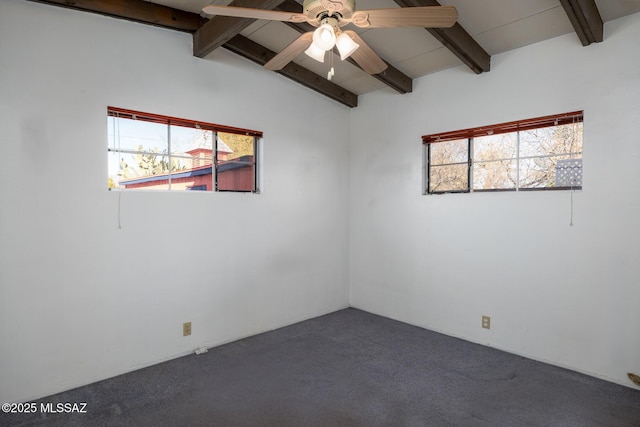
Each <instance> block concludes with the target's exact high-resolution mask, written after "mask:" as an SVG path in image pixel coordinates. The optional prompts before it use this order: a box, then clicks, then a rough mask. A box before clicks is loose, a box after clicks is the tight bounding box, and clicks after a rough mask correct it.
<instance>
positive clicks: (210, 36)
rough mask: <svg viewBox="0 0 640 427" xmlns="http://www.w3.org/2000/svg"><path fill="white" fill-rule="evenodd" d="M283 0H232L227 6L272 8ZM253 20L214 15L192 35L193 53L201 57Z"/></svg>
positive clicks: (253, 20)
mask: <svg viewBox="0 0 640 427" xmlns="http://www.w3.org/2000/svg"><path fill="white" fill-rule="evenodd" d="M283 1H284V0H234V1H232V2H231V3H230V4H229V6H237V7H247V8H252V9H274V8H275V7H276V6H278V5H279V4H280V3H282V2H283ZM253 22H255V19H248V18H234V17H231V16H214V17H213V18H211V19H210V20H209V22H207V23H205V24H204V25H203V26H202V27H200V28H199V29H198V31H196V32H195V34H194V35H193V54H194V55H195V56H197V57H198V58H203V57H204V56H206V55H208V54H209V53H211V52H213V51H214V50H216V49H217V48H219V47H220V46H222V45H223V44H225V43H226V42H228V41H229V40H231V39H232V38H233V37H235V36H236V35H237V34H239V33H240V31H242V30H244V29H245V28H247V27H248V26H249V25H251V24H252V23H253Z"/></svg>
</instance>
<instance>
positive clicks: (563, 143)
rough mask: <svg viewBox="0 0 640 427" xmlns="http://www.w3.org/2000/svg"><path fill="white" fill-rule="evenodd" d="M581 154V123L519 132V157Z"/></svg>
mask: <svg viewBox="0 0 640 427" xmlns="http://www.w3.org/2000/svg"><path fill="white" fill-rule="evenodd" d="M570 153H574V154H580V153H582V122H580V123H573V124H568V125H560V126H551V127H545V128H540V129H531V130H527V131H522V132H520V156H521V157H531V156H543V155H551V154H570Z"/></svg>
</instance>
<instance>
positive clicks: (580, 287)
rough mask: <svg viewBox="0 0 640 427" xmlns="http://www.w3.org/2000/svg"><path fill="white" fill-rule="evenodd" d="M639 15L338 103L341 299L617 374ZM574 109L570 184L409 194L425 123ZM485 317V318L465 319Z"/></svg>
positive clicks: (471, 122) (626, 336)
mask: <svg viewBox="0 0 640 427" xmlns="http://www.w3.org/2000/svg"><path fill="white" fill-rule="evenodd" d="M638 40H640V15H637V14H636V15H633V16H630V17H627V18H624V19H620V20H617V21H613V22H610V23H608V24H606V26H605V41H604V42H603V43H599V44H595V45H591V46H589V47H582V46H581V45H580V43H579V41H578V38H577V37H576V36H575V35H574V34H570V35H567V36H563V37H559V38H555V39H553V40H550V41H546V42H542V43H538V44H535V45H532V46H528V47H526V48H522V49H519V50H516V51H511V52H507V53H504V54H501V55H496V56H494V57H493V58H492V71H491V72H489V73H486V74H483V75H474V74H473V73H472V72H471V71H469V70H468V69H467V68H465V67H458V68H455V69H452V70H447V71H443V72H440V73H437V74H432V75H429V76H427V77H424V78H421V79H419V80H416V81H415V90H414V92H413V93H412V94H410V95H406V96H404V97H403V98H402V99H398V97H397V95H394V94H390V93H388V92H383V91H379V92H376V93H373V94H370V95H367V96H364V97H361V99H360V106H359V107H358V108H357V109H355V110H354V111H353V114H352V135H353V137H352V144H351V226H350V230H351V233H350V235H351V268H350V294H351V295H350V298H351V300H350V301H351V304H352V305H353V306H355V307H358V308H362V309H364V310H368V311H371V312H374V313H377V314H381V315H384V316H388V317H391V318H395V319H399V320H402V321H406V322H409V323H413V324H416V325H420V326H424V327H426V328H429V329H433V330H437V331H442V332H444V333H446V334H450V335H454V336H458V337H462V338H464V339H467V340H470V341H474V342H478V343H482V344H487V345H490V346H495V347H498V348H501V349H506V350H508V351H511V352H514V353H519V354H522V355H526V356H529V357H531V358H534V359H539V360H544V361H548V362H551V363H553V364H557V365H561V366H565V367H570V368H572V369H575V370H578V371H582V372H586V373H589V374H593V375H596V376H599V377H603V378H606V379H608V380H611V381H614V382H618V383H620V384H624V385H627V386H632V384H631V382H630V381H629V380H628V379H627V377H626V373H627V372H638V371H639V370H640V310H639V309H638V301H640V280H639V279H640V262H638V261H639V259H640V245H639V244H638V241H639V240H638V239H639V238H640V226H639V224H640V221H639V219H638V218H640V187H639V186H638V185H639V183H640V167H638V162H639V161H640V137H639V135H640V56H639V55H637V53H636V52H637V43H638ZM574 110H584V120H585V121H584V171H585V172H584V173H585V175H584V190H583V191H579V192H576V193H575V194H574V226H573V227H571V226H569V221H570V209H571V205H570V196H571V194H570V193H569V192H564V191H552V192H533V193H532V192H526V193H476V194H451V195H426V196H423V195H421V180H422V170H421V168H422V147H421V139H420V137H421V136H422V135H425V134H430V133H436V132H441V131H449V130H456V129H463V128H468V127H474V126H480V125H487V124H492V123H500V122H506V121H511V120H518V119H525V118H530V117H537V116H542V115H548V114H555V113H563V112H567V111H574ZM482 315H489V316H491V318H492V328H491V330H485V329H481V327H480V318H481V316H482Z"/></svg>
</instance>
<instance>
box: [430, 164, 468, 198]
mask: <svg viewBox="0 0 640 427" xmlns="http://www.w3.org/2000/svg"><path fill="white" fill-rule="evenodd" d="M468 189H469V166H468V164H467V163H463V164H457V165H447V166H430V167H429V192H430V193H437V192H446V191H466V190H468Z"/></svg>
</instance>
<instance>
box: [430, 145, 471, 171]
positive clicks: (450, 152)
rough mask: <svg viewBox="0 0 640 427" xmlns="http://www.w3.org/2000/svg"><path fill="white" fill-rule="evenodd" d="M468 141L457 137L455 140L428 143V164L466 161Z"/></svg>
mask: <svg viewBox="0 0 640 427" xmlns="http://www.w3.org/2000/svg"><path fill="white" fill-rule="evenodd" d="M468 148H469V141H468V140H467V139H458V140H455V141H446V142H436V143H433V144H431V145H430V147H429V150H430V153H431V154H430V158H429V164H430V165H442V164H448V163H466V162H467V160H468V159H469V150H468Z"/></svg>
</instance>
